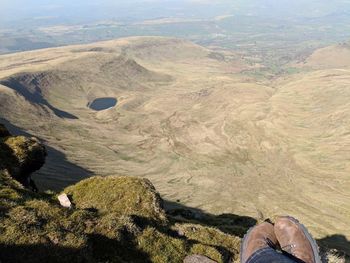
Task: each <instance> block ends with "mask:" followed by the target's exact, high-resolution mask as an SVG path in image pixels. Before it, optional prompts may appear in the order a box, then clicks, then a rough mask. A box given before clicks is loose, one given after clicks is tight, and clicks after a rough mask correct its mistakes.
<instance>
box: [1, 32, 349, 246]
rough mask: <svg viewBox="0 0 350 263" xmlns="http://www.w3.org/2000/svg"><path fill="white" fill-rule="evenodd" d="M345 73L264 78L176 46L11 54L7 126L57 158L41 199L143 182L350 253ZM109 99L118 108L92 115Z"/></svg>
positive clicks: (216, 56) (5, 68)
mask: <svg viewBox="0 0 350 263" xmlns="http://www.w3.org/2000/svg"><path fill="white" fill-rule="evenodd" d="M310 59H311V58H310ZM338 66H339V65H337V66H334V65H329V66H327V67H323V66H322V67H321V66H320V68H323V70H314V71H312V70H310V69H308V71H305V72H304V73H299V74H296V75H290V76H284V77H281V78H279V79H276V80H274V81H267V80H266V81H261V80H260V81H258V80H255V79H254V78H252V77H249V76H247V75H245V74H243V73H242V71H244V70H247V69H249V66H248V65H246V64H245V63H244V61H241V60H240V59H239V58H238V57H237V56H236V55H235V54H234V53H231V54H228V53H214V52H213V51H211V50H208V49H205V48H203V47H200V46H197V45H194V44H192V43H189V42H186V41H182V40H176V39H168V38H128V39H120V40H115V41H108V42H101V43H96V44H91V45H86V46H70V47H64V48H56V49H47V50H41V51H35V52H26V53H19V54H14V55H6V56H1V57H0V84H1V85H0V91H1V93H0V101H1V102H3V103H1V104H0V117H2V118H3V119H5V120H7V121H9V122H11V123H12V124H14V125H15V126H12V129H11V130H13V131H15V132H16V131H20V130H21V129H24V130H26V131H27V132H29V133H32V134H36V135H38V136H39V137H41V138H42V139H44V140H45V141H46V142H47V144H48V145H49V146H50V147H51V150H50V149H49V155H48V159H47V163H46V164H45V166H44V167H43V169H42V170H40V171H39V172H38V173H37V174H36V176H35V178H37V182H38V185H39V188H41V189H47V188H50V189H63V188H64V187H66V186H67V185H69V184H71V183H72V182H74V181H78V180H80V179H81V178H82V177H87V176H89V175H90V174H91V173H93V174H99V175H102V176H108V175H115V174H120V175H129V176H142V177H146V178H148V179H151V181H152V182H153V183H154V184H155V186H156V187H157V189H158V190H159V191H160V193H161V194H162V196H164V198H166V199H169V200H171V201H176V200H179V201H180V202H181V203H184V204H186V205H189V206H191V207H199V208H201V209H204V210H206V211H210V212H212V213H235V214H241V215H248V216H252V217H255V218H257V217H272V216H273V215H275V214H282V213H288V214H292V215H294V216H296V217H298V218H299V219H300V220H301V221H303V222H304V223H305V224H306V225H307V226H308V227H309V228H310V230H311V232H312V233H313V234H314V235H315V236H316V237H317V238H324V239H325V242H326V243H328V245H331V246H335V247H338V248H342V249H343V250H347V251H348V252H350V251H349V249H348V245H349V243H348V241H347V239H349V238H350V228H349V226H348V225H347V222H348V220H349V217H350V214H349V211H350V205H349V202H348V200H349V196H348V194H347V192H346V189H348V188H349V186H350V180H349V178H348V176H347V174H348V173H349V169H350V167H349V166H348V165H347V153H349V151H350V148H349V145H348V141H349V139H348V132H347V131H348V130H349V128H350V127H349V123H348V122H347V119H348V118H347V116H348V111H349V110H348V108H349V107H348V101H349V96H350V94H348V92H347V91H346V87H347V86H348V85H349V83H350V72H349V71H348V70H347V68H346V67H345V66H344V65H343V68H338ZM104 97H108V98H116V99H117V101H118V102H117V105H116V106H115V107H112V108H108V109H106V110H102V111H98V112H96V111H93V110H91V109H89V108H88V107H87V105H88V104H89V103H90V102H91V101H93V100H94V99H96V98H104ZM50 151H52V152H53V153H54V154H50ZM60 152H62V153H64V156H63V157H64V158H58V156H61V155H62V154H61V155H59V154H60ZM61 157H62V156H61ZM69 162H70V163H73V164H74V165H76V166H79V168H76V170H75V171H76V172H75V173H70V172H69V171H70V170H71V169H70V167H71V165H72V164H69ZM325 199H326V200H325ZM336 235H342V236H341V237H342V238H340V239H339V240H338V239H337V238H333V237H337V236H336ZM327 236H328V239H327V238H326V237H327Z"/></svg>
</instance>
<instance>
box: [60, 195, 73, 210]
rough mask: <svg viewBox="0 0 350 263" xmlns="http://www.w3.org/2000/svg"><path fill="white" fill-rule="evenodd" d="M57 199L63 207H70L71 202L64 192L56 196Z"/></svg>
mask: <svg viewBox="0 0 350 263" xmlns="http://www.w3.org/2000/svg"><path fill="white" fill-rule="evenodd" d="M58 201H60V204H61V206H63V207H66V208H72V203H71V201H70V200H69V198H68V196H67V195H66V194H65V193H63V194H61V195H59V196H58Z"/></svg>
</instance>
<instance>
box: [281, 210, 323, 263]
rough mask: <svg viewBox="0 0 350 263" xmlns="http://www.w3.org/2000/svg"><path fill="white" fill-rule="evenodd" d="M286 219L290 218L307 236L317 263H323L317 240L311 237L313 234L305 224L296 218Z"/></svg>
mask: <svg viewBox="0 0 350 263" xmlns="http://www.w3.org/2000/svg"><path fill="white" fill-rule="evenodd" d="M284 218H288V219H289V220H290V221H292V222H293V223H294V224H296V225H297V226H298V227H299V228H300V229H301V231H303V233H304V235H305V236H306V238H307V239H308V241H309V242H310V245H311V248H312V252H313V254H314V258H315V262H316V263H322V261H321V257H320V250H319V247H318V245H317V243H316V240H315V239H314V238H313V237H312V236H311V234H310V233H309V231H308V230H307V228H306V227H305V226H304V225H303V224H301V223H300V222H299V221H298V220H297V219H295V218H294V217H291V216H285V217H284Z"/></svg>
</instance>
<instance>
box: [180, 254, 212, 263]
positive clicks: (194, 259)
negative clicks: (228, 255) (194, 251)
mask: <svg viewBox="0 0 350 263" xmlns="http://www.w3.org/2000/svg"><path fill="white" fill-rule="evenodd" d="M184 263H217V262H216V261H214V260H211V259H210V258H207V257H205V256H202V255H191V256H187V257H186V258H185V259H184Z"/></svg>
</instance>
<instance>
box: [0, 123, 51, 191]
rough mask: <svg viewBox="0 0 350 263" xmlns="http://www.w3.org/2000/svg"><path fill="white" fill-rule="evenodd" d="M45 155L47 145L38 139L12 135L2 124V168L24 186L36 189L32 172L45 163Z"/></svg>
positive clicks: (0, 145)
mask: <svg viewBox="0 0 350 263" xmlns="http://www.w3.org/2000/svg"><path fill="white" fill-rule="evenodd" d="M45 157H46V150H45V147H44V145H43V144H41V143H40V142H39V140H38V139H36V138H27V137H24V136H11V135H10V133H9V132H8V130H7V129H6V128H5V126H4V125H0V169H1V170H6V171H7V172H8V173H9V174H10V175H11V176H12V177H13V178H14V179H15V180H17V181H18V182H20V183H21V184H22V185H23V186H25V187H27V188H33V190H36V187H35V184H34V182H33V180H32V179H31V174H32V173H33V172H35V171H37V170H39V169H40V168H41V167H42V166H43V165H44V163H45Z"/></svg>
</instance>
